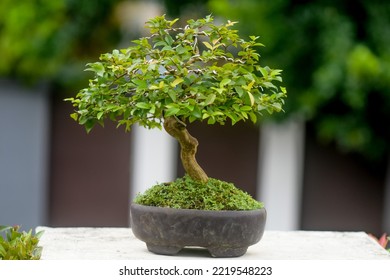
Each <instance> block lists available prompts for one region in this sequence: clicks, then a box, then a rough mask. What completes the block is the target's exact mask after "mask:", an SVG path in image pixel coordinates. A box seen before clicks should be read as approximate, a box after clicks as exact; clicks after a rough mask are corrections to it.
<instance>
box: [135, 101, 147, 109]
mask: <svg viewBox="0 0 390 280" xmlns="http://www.w3.org/2000/svg"><path fill="white" fill-rule="evenodd" d="M150 106H151V104H150V103H146V102H139V103H137V104H135V107H137V108H140V109H150Z"/></svg>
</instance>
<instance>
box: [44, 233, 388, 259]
mask: <svg viewBox="0 0 390 280" xmlns="http://www.w3.org/2000/svg"><path fill="white" fill-rule="evenodd" d="M41 230H44V232H45V233H44V234H43V236H42V237H41V240H40V243H39V244H40V245H41V246H42V247H43V252H42V260H161V259H168V260H175V259H181V260H183V259H184V260H187V259H199V258H202V257H203V258H205V257H206V258H211V257H210V255H209V254H208V252H207V251H206V250H204V249H198V248H188V249H184V250H182V251H181V252H180V253H179V254H178V255H176V256H161V255H156V254H153V253H150V252H149V251H148V250H147V249H146V245H145V243H144V242H142V241H139V240H138V239H136V238H135V237H134V235H133V233H132V231H131V229H130V228H50V227H38V228H37V231H41ZM239 259H240V260H246V259H247V260H389V261H390V254H389V253H388V252H387V251H386V250H384V249H383V248H382V247H380V246H379V244H378V243H376V242H375V241H374V240H373V239H372V238H370V237H369V236H368V235H367V234H366V233H364V232H330V231H266V232H265V234H264V236H263V238H262V240H261V241H260V242H259V243H257V244H256V245H253V246H251V247H249V249H248V252H247V253H246V254H245V255H244V256H242V257H240V258H239Z"/></svg>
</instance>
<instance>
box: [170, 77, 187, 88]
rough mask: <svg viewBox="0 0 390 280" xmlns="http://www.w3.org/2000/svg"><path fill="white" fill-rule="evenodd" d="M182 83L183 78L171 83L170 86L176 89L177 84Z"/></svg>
mask: <svg viewBox="0 0 390 280" xmlns="http://www.w3.org/2000/svg"><path fill="white" fill-rule="evenodd" d="M183 81H184V79H183V78H176V79H175V80H174V81H173V82H172V83H171V86H172V87H176V86H177V85H178V84H180V83H182V82H183Z"/></svg>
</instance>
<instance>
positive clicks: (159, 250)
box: [146, 243, 182, 255]
mask: <svg viewBox="0 0 390 280" xmlns="http://www.w3.org/2000/svg"><path fill="white" fill-rule="evenodd" d="M146 247H147V248H148V250H149V251H150V252H152V253H155V254H159V255H176V254H177V253H178V252H179V251H180V250H181V249H182V248H181V247H176V246H164V245H154V244H150V243H147V244H146Z"/></svg>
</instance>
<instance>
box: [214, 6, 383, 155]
mask: <svg viewBox="0 0 390 280" xmlns="http://www.w3.org/2000/svg"><path fill="white" fill-rule="evenodd" d="M208 4H209V9H210V11H211V12H212V13H213V14H214V15H218V16H222V17H225V18H228V19H231V20H234V21H239V22H240V23H239V25H238V26H239V28H240V30H243V32H246V34H248V35H249V34H255V35H259V36H260V38H261V40H262V42H263V43H264V44H265V45H266V48H264V49H263V54H264V57H265V58H267V59H264V60H268V61H266V64H269V65H270V67H272V65H274V64H275V65H279V66H280V67H281V68H283V69H284V72H283V76H284V82H285V85H286V87H287V88H288V89H289V97H288V98H287V100H286V106H285V110H286V112H287V114H285V116H290V115H291V114H297V113H298V114H299V115H301V116H304V117H305V119H307V120H308V124H309V125H308V127H309V129H313V130H314V131H315V133H316V134H317V135H318V136H319V138H320V139H321V140H322V141H324V142H328V143H336V144H337V145H338V146H339V147H340V148H341V149H343V150H344V151H353V152H358V153H360V154H363V155H364V156H367V157H368V158H370V159H373V160H379V159H383V158H384V157H385V155H386V154H388V153H389V146H390V145H389V144H388V143H389V142H390V129H389V122H390V47H389V46H390V2H383V1H377V0H358V1H349V0H343V1H340V0H315V1H302V0H300V1H298V0H274V1H266V0H209V3H208ZM279 116H280V115H279ZM279 116H277V117H279Z"/></svg>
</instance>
